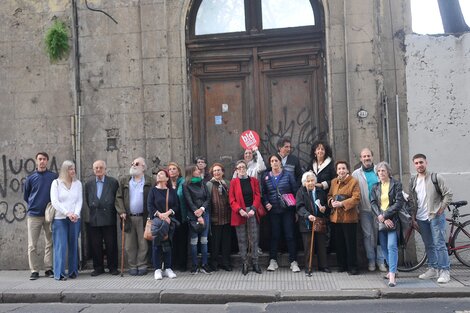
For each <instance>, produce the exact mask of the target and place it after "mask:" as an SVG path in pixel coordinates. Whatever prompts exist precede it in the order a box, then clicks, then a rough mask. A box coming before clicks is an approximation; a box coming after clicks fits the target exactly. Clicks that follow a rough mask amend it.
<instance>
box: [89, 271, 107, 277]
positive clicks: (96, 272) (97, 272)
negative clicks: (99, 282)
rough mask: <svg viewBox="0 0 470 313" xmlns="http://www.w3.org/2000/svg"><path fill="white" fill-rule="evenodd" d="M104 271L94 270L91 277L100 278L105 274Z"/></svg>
mask: <svg viewBox="0 0 470 313" xmlns="http://www.w3.org/2000/svg"><path fill="white" fill-rule="evenodd" d="M103 273H104V271H97V270H94V271H93V272H91V276H92V277H96V276H100V275H101V274H103Z"/></svg>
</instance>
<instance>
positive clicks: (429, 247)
mask: <svg viewBox="0 0 470 313" xmlns="http://www.w3.org/2000/svg"><path fill="white" fill-rule="evenodd" d="M413 164H414V166H415V169H416V175H413V176H411V178H410V202H411V210H412V217H413V224H414V227H415V228H416V229H419V230H420V234H421V237H422V238H423V242H424V246H425V248H426V254H427V255H428V270H427V271H426V272H425V273H423V274H421V275H419V278H420V279H433V278H434V279H436V278H437V282H438V283H440V284H446V283H448V282H449V281H450V273H449V270H450V261H449V254H448V253H447V246H446V224H447V223H446V214H445V209H446V208H447V206H448V205H449V203H450V202H451V201H452V191H451V190H450V188H449V187H448V186H447V184H446V182H445V180H444V178H443V177H442V175H441V174H436V173H432V172H430V171H428V170H427V166H428V161H427V160H426V156H425V155H424V154H422V153H418V154H416V155H414V156H413Z"/></svg>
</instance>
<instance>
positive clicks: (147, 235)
mask: <svg viewBox="0 0 470 313" xmlns="http://www.w3.org/2000/svg"><path fill="white" fill-rule="evenodd" d="M144 239H145V240H149V241H151V240H153V236H152V220H151V219H150V217H149V218H147V222H146V223H145V230H144Z"/></svg>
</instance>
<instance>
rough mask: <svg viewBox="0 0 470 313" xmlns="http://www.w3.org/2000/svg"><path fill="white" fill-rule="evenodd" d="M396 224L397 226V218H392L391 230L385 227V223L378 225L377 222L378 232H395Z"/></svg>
mask: <svg viewBox="0 0 470 313" xmlns="http://www.w3.org/2000/svg"><path fill="white" fill-rule="evenodd" d="M397 224H398V218H397V217H396V216H395V217H394V218H393V227H392V228H389V227H387V225H385V223H380V222H379V231H387V232H390V231H395V230H397Z"/></svg>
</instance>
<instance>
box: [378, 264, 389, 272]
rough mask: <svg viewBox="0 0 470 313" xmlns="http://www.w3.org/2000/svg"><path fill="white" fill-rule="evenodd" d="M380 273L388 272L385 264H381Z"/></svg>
mask: <svg viewBox="0 0 470 313" xmlns="http://www.w3.org/2000/svg"><path fill="white" fill-rule="evenodd" d="M379 271H381V272H388V269H387V266H386V265H385V264H384V263H380V264H379Z"/></svg>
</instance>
